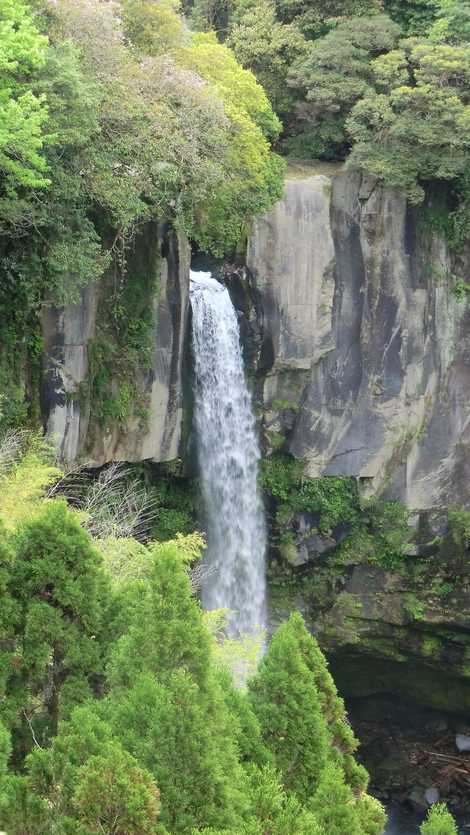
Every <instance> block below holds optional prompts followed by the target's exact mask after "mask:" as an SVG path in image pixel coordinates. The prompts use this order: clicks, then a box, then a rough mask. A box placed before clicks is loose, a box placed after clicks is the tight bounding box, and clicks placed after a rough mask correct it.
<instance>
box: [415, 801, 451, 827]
mask: <svg viewBox="0 0 470 835" xmlns="http://www.w3.org/2000/svg"><path fill="white" fill-rule="evenodd" d="M419 831H420V833H421V835H457V833H458V830H457V826H456V824H455V821H454V819H453V817H452V815H451V814H450V812H448V811H447V808H446V806H445V804H444V803H435V804H434V806H431V808H430V809H429V811H428V816H427V818H426V820H425V822H424V823H423V824H421V828H420V830H419Z"/></svg>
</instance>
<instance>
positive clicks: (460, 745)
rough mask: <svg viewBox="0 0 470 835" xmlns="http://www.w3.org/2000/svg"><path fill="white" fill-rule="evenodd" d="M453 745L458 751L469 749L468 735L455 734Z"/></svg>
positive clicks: (469, 739) (469, 737) (469, 738)
mask: <svg viewBox="0 0 470 835" xmlns="http://www.w3.org/2000/svg"><path fill="white" fill-rule="evenodd" d="M455 745H456V748H457V750H458V751H460V752H462V751H470V736H466V735H465V734H456V737H455Z"/></svg>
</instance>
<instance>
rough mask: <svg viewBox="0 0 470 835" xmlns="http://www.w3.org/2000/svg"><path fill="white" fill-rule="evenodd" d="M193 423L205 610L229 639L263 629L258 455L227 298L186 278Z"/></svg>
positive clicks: (204, 280) (208, 284)
mask: <svg viewBox="0 0 470 835" xmlns="http://www.w3.org/2000/svg"><path fill="white" fill-rule="evenodd" d="M191 307H192V313H193V352H194V362H195V401H196V402H195V421H196V432H197V446H198V459H199V471H200V476H201V487H202V494H203V499H204V504H205V510H206V516H207V554H206V564H207V566H208V571H207V572H206V573H205V575H206V576H205V580H204V581H203V589H202V597H203V605H204V606H205V608H206V609H215V608H227V609H229V610H230V612H231V615H230V620H229V628H230V632H231V634H233V635H237V634H239V635H244V634H249V633H252V634H253V633H255V632H257V631H258V630H259V629H260V628H263V627H264V623H265V604H266V584H265V564H264V561H265V550H266V530H265V522H264V513H263V506H262V502H261V498H260V495H259V492H258V487H257V474H258V461H259V455H260V454H259V448H258V443H257V439H256V431H255V420H254V416H253V409H252V405H251V398H250V395H249V392H248V389H247V386H246V382H245V374H244V369H243V360H242V355H241V350H240V339H239V332H238V322H237V317H236V314H235V310H234V308H233V305H232V302H231V300H230V296H229V294H228V292H227V290H226V289H225V287H223V286H222V285H221V284H219V282H218V281H216V280H215V279H213V278H212V277H211V275H210V273H203V272H191Z"/></svg>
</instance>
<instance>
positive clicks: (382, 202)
mask: <svg viewBox="0 0 470 835" xmlns="http://www.w3.org/2000/svg"><path fill="white" fill-rule="evenodd" d="M442 199H443V198H442V197H440V196H439V195H435V197H434V198H433V200H434V203H439V201H440V200H442ZM433 207H434V206H433V204H432V205H428V206H427V207H425V210H422V209H417V208H413V207H410V206H409V205H407V202H406V200H405V198H404V196H403V195H402V194H401V193H400V192H399V191H396V190H393V189H386V188H383V187H382V186H381V185H379V184H377V182H376V181H375V180H373V179H371V178H369V177H363V176H361V175H360V174H358V173H355V172H340V173H339V174H336V175H335V176H333V177H331V176H328V177H327V176H325V175H323V174H318V175H313V176H307V177H305V178H298V179H293V180H290V181H288V182H287V183H286V188H285V192H284V196H283V199H282V200H281V201H280V202H279V203H278V204H277V205H276V206H275V208H274V209H273V210H272V211H271V212H270V213H269V214H267V215H265V216H264V217H262V218H261V219H259V220H258V221H257V222H256V224H255V227H254V231H253V234H252V236H251V238H250V241H249V245H248V255H247V266H248V270H249V272H250V274H251V278H252V282H253V284H254V287H255V290H256V294H257V299H258V305H259V309H260V311H261V314H260V315H261V319H262V331H263V339H264V350H263V356H264V357H266V356H270V357H271V363H270V367H269V368H268V371H267V373H266V374H265V375H264V376H263V380H262V387H261V388H262V390H261V399H262V402H263V407H264V413H265V428H266V438H267V443H268V446H269V445H270V444H271V448H276V447H279V446H281V445H282V447H283V449H284V450H285V451H288V452H290V453H292V454H293V455H294V456H296V457H298V458H301V459H303V460H304V461H305V462H306V472H307V474H309V475H312V476H317V475H339V476H354V477H356V478H358V479H360V480H361V484H362V486H363V488H364V490H365V491H366V492H369V493H383V492H384V491H386V492H387V494H389V495H393V496H394V497H395V498H399V499H401V500H402V501H404V502H405V503H406V504H407V505H408V507H410V508H412V509H413V510H417V511H419V510H423V509H430V508H439V507H441V506H442V505H443V504H444V505H449V504H463V503H465V502H468V501H469V500H470V479H469V477H468V476H469V469H468V468H469V463H470V458H469V456H468V455H467V450H468V445H469V442H470V434H469V432H470V428H469V418H470V401H469V398H468V396H467V392H468V390H469V386H470V362H469V360H470V327H469V326H470V309H469V308H468V306H467V305H466V303H465V301H462V300H459V299H458V297H457V295H456V294H455V292H454V288H455V284H456V281H457V278H456V276H463V277H464V278H465V256H460V257H459V259H458V261H457V259H456V258H455V256H452V254H451V253H450V252H449V249H448V247H447V246H446V243H445V241H444V240H443V238H442V236H441V235H439V234H438V233H437V232H433V231H432V229H430V226H429V224H428V223H427V222H426V217H427V215H426V211H428V213H429V212H431V211H432V209H433ZM467 263H468V258H467Z"/></svg>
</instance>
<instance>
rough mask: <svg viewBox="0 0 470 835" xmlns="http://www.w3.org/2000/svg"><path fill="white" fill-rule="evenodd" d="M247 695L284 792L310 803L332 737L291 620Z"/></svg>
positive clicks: (275, 640)
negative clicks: (285, 790)
mask: <svg viewBox="0 0 470 835" xmlns="http://www.w3.org/2000/svg"><path fill="white" fill-rule="evenodd" d="M249 693H250V701H251V705H252V708H253V710H254V713H255V715H256V716H257V718H258V721H259V723H260V725H261V730H262V735H263V739H264V742H265V744H266V745H267V747H268V749H269V750H270V751H271V753H272V754H273V757H274V763H275V765H276V767H277V768H278V769H279V771H280V773H281V775H282V779H283V783H284V786H285V788H286V789H287V790H290V791H293V792H295V794H296V795H297V796H298V798H299V799H300V800H301V801H306V800H308V798H309V797H310V796H311V795H312V793H313V791H314V789H315V787H316V785H317V782H318V779H319V777H320V774H321V772H322V769H323V767H324V765H325V763H326V759H327V745H328V732H327V726H326V721H325V719H324V717H323V715H322V711H321V705H320V699H319V694H318V689H317V687H316V684H315V678H314V676H313V674H312V672H311V671H310V670H309V668H308V667H307V665H306V663H305V661H304V659H303V657H302V652H301V649H300V646H299V641H298V637H297V625H296V624H295V622H293V621H292V620H290V621H288V622H287V623H284V624H283V625H282V626H280V627H279V629H278V630H277V632H276V633H275V634H274V636H273V638H272V641H271V644H270V646H269V648H268V650H267V652H266V654H265V656H264V658H263V659H262V661H261V664H260V667H259V669H258V672H257V674H256V675H255V676H254V678H253V679H252V680H251V681H250V683H249Z"/></svg>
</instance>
